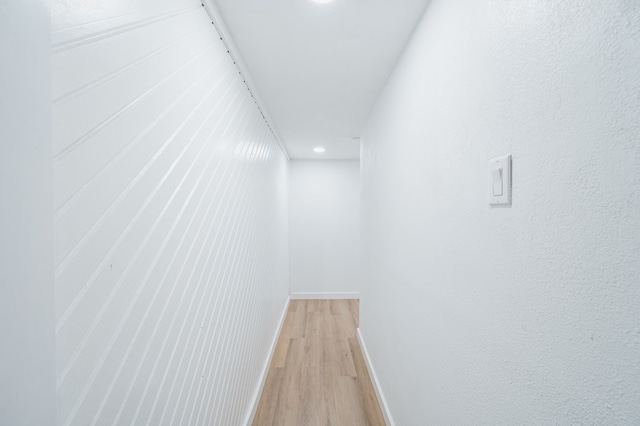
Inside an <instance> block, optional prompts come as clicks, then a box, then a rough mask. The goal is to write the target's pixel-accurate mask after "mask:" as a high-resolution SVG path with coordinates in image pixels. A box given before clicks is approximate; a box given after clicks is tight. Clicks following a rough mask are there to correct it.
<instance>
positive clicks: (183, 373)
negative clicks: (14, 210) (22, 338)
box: [52, 0, 288, 425]
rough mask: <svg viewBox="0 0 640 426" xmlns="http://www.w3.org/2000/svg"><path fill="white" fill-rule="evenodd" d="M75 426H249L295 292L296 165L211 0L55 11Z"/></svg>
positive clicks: (60, 329)
mask: <svg viewBox="0 0 640 426" xmlns="http://www.w3.org/2000/svg"><path fill="white" fill-rule="evenodd" d="M52 15H53V16H52V22H53V27H54V28H53V40H52V42H53V146H54V176H55V181H54V201H55V265H56V269H55V286H56V287H55V290H56V292H55V299H56V300H55V303H56V338H57V342H56V343H57V348H56V353H57V386H58V388H57V389H58V410H59V422H60V424H78V425H88V424H95V423H100V424H107V423H108V424H112V423H113V424H147V423H150V424H190V425H192V424H225V425H232V424H241V423H242V422H243V421H244V419H245V418H246V417H247V416H248V413H250V411H251V408H252V404H253V400H252V397H253V396H254V394H255V392H256V390H257V387H258V385H259V382H260V378H261V377H260V374H261V372H262V368H263V367H264V364H265V362H266V359H267V357H268V355H269V350H270V344H271V342H272V339H273V338H274V335H275V332H276V328H277V325H278V322H279V320H280V318H281V315H282V313H283V309H284V306H285V302H286V298H287V291H288V288H287V287H288V256H287V240H288V237H287V191H288V181H287V173H288V170H287V169H288V162H287V160H286V157H285V156H284V154H283V153H282V152H281V150H280V148H279V146H278V144H277V142H276V141H275V139H274V137H273V136H272V134H271V133H270V130H269V129H268V127H267V125H266V124H265V122H264V120H263V118H262V116H261V114H260V112H259V111H258V109H257V107H256V106H255V104H254V100H253V99H252V97H251V96H250V93H249V91H248V90H247V88H246V87H245V85H244V84H243V81H242V78H241V76H240V75H239V74H238V71H237V69H236V67H235V66H234V64H233V61H232V60H231V59H230V57H229V55H228V54H227V52H226V48H225V47H224V45H223V43H222V42H221V40H220V38H219V35H218V34H217V33H216V32H215V29H214V26H213V25H212V24H211V21H210V19H209V17H208V15H207V14H206V12H205V10H204V8H203V7H202V5H201V4H200V2H199V1H197V0H187V1H179V2H178V1H172V0H161V1H159V0H136V1H115V2H99V3H96V2H91V3H87V2H85V1H82V0H73V1H65V2H60V1H57V2H55V7H54V8H53V14H52Z"/></svg>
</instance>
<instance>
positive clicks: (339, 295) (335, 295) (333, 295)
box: [289, 292, 360, 300]
mask: <svg viewBox="0 0 640 426" xmlns="http://www.w3.org/2000/svg"><path fill="white" fill-rule="evenodd" d="M289 297H291V300H299V299H360V293H358V292H326V293H298V292H296V293H293V292H292V293H289Z"/></svg>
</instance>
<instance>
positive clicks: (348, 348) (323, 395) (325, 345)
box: [253, 300, 384, 426]
mask: <svg viewBox="0 0 640 426" xmlns="http://www.w3.org/2000/svg"><path fill="white" fill-rule="evenodd" d="M358 309H359V304H358V301H357V300H356V301H352V300H308V301H307V300H294V301H291V303H290V305H289V310H288V312H287V317H286V318H285V322H284V324H283V327H282V331H281V333H280V336H279V338H278V343H277V346H276V349H275V352H274V357H273V360H272V363H271V366H270V370H269V373H268V376H267V380H266V383H265V386H264V390H263V393H262V395H261V398H260V402H259V405H258V409H257V413H256V416H255V419H254V421H253V425H256V426H267V425H284V426H304V425H309V426H322V425H327V426H331V425H333V426H342V425H348V426H359V425H375V426H377V425H384V419H383V417H382V412H381V411H380V407H379V404H378V401H377V398H376V395H375V391H374V389H373V385H372V383H371V379H370V378H369V374H368V371H367V368H366V365H365V364H364V357H363V356H362V351H361V349H360V345H359V343H358V340H357V337H356V327H357V324H358V318H357V315H358Z"/></svg>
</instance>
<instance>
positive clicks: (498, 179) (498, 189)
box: [491, 167, 502, 195]
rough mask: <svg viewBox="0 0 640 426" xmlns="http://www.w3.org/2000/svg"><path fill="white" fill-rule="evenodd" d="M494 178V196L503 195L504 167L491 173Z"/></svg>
mask: <svg viewBox="0 0 640 426" xmlns="http://www.w3.org/2000/svg"><path fill="white" fill-rule="evenodd" d="M491 175H492V176H493V195H502V167H500V168H499V169H494V170H492V171H491Z"/></svg>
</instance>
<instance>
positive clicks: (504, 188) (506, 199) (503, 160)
mask: <svg viewBox="0 0 640 426" xmlns="http://www.w3.org/2000/svg"><path fill="white" fill-rule="evenodd" d="M489 180H490V185H489V188H490V191H489V204H491V205H492V206H508V205H511V155H505V156H504V157H499V158H494V159H493V160H490V161H489Z"/></svg>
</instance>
